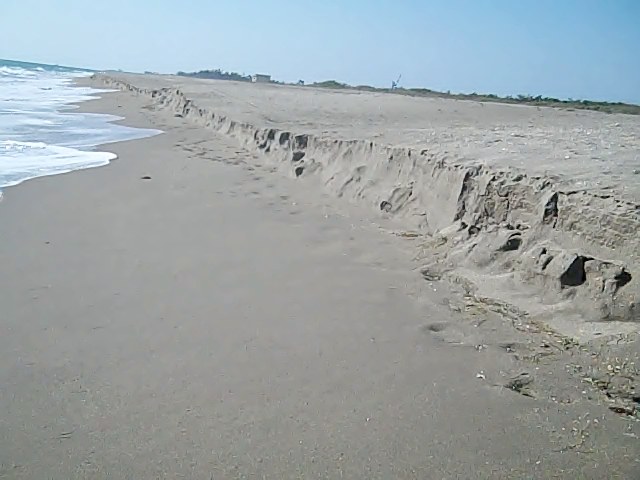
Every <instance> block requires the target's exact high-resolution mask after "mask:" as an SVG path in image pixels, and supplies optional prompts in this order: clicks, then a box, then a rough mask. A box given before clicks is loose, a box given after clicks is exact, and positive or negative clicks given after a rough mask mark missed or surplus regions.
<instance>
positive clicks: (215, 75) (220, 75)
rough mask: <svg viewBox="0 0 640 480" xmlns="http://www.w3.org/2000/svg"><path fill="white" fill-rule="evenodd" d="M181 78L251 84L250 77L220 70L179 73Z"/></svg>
mask: <svg viewBox="0 0 640 480" xmlns="http://www.w3.org/2000/svg"><path fill="white" fill-rule="evenodd" d="M178 75H179V76H181V77H193V78H207V79H210V80H234V81H236V82H250V81H251V76H250V75H243V74H240V73H236V72H225V71H224V70H221V69H219V68H216V69H215V70H200V71H199V72H178Z"/></svg>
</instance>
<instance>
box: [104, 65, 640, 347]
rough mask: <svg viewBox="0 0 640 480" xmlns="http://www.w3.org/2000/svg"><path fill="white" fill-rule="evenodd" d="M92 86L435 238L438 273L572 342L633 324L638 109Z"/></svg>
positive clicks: (136, 83) (299, 91)
mask: <svg viewBox="0 0 640 480" xmlns="http://www.w3.org/2000/svg"><path fill="white" fill-rule="evenodd" d="M96 81H97V82H98V84H101V85H102V84H107V85H113V86H116V87H118V88H124V89H126V90H130V91H133V92H135V93H138V94H141V95H143V96H146V97H148V98H152V99H153V100H154V101H153V104H154V105H155V106H156V107H161V108H164V109H166V110H167V111H168V112H169V113H170V114H171V113H173V114H176V115H179V116H180V117H183V118H187V119H188V120H189V121H190V122H191V123H193V124H197V125H200V126H203V127H206V128H208V129H213V130H216V131H217V132H219V133H223V134H225V135H228V136H230V137H232V138H235V139H236V140H237V141H238V142H239V143H240V144H242V145H244V146H245V148H247V149H248V150H250V151H254V152H260V153H262V154H263V157H262V158H263V159H264V161H268V162H270V163H271V164H272V165H274V166H277V167H278V168H279V170H281V171H282V172H284V173H285V174H287V175H288V176H293V177H295V176H298V175H304V176H309V175H313V176H316V177H318V178H319V179H320V181H321V182H322V183H323V184H324V186H325V189H326V191H328V192H330V193H332V194H333V195H335V196H339V197H345V198H347V199H349V200H351V201H353V202H357V203H360V204H363V205H365V206H366V207H368V208H370V209H372V210H374V209H383V210H385V211H388V212H389V213H390V214H391V215H392V216H393V217H395V218H397V219H400V220H402V221H403V222H404V225H405V227H406V228H412V229H415V230H417V231H418V232H421V233H427V234H430V235H431V236H432V238H434V239H435V242H432V244H435V245H441V246H443V248H429V249H428V250H429V252H428V254H427V255H426V256H425V270H426V271H428V273H429V275H430V276H438V277H443V276H446V277H447V278H450V279H453V280H456V281H457V282H464V283H465V284H466V285H467V289H468V291H469V292H470V293H472V294H474V295H476V296H478V297H482V298H492V299H493V300H494V301H499V302H502V303H505V304H508V305H510V306H511V307H515V308H518V309H520V310H521V311H523V312H526V313H527V314H529V315H530V316H532V317H535V318H536V319H539V320H541V321H544V322H545V323H548V324H550V325H552V326H553V327H554V328H555V329H556V330H558V331H560V332H562V333H564V334H567V335H569V336H572V337H575V338H585V339H586V338H593V337H594V336H597V335H598V334H603V333H615V332H618V333H623V332H626V333H628V332H630V331H636V330H637V327H638V325H640V281H639V280H638V278H640V276H639V275H638V274H636V272H637V271H638V267H639V266H640V257H639V255H640V235H638V232H640V218H639V217H638V212H640V154H639V153H638V152H639V151H640V118H639V117H637V116H629V115H606V114H602V113H598V112H585V111H580V112H570V111H563V110H557V109H552V108H535V107H527V106H513V105H500V104H486V105H485V104H481V103H478V102H471V101H455V100H448V99H429V98H412V97H405V96H400V95H389V94H384V95H382V94H372V93H367V92H357V93H354V92H341V91H329V90H321V89H314V88H306V87H287V86H274V85H252V84H247V83H235V82H224V81H205V80H196V79H185V78H180V77H171V76H158V75H156V76H153V75H151V76H147V75H144V76H142V75H123V74H115V75H110V76H102V77H98V78H97V79H96ZM558 312H562V314H561V315H560V314H559V313H558ZM584 320H592V321H596V322H598V323H585V322H584ZM602 320H604V321H606V324H604V323H601V322H600V321H602Z"/></svg>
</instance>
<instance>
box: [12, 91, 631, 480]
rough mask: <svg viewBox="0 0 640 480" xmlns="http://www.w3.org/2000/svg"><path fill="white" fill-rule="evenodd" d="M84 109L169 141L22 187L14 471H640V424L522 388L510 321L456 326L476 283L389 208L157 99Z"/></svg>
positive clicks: (111, 100) (17, 218) (17, 231)
mask: <svg viewBox="0 0 640 480" xmlns="http://www.w3.org/2000/svg"><path fill="white" fill-rule="evenodd" d="M83 108H84V109H86V110H89V111H95V112H108V113H116V114H119V115H122V116H124V117H126V123H127V124H129V125H133V126H146V127H152V128H159V129H162V130H164V131H165V133H164V134H163V135H160V136H157V137H153V138H148V139H143V140H139V141H134V142H126V143H121V144H114V145H109V146H108V150H109V151H113V152H115V153H117V154H118V156H119V159H118V160H117V161H115V162H113V163H112V164H111V165H109V166H107V167H103V168H99V169H92V170H86V171H78V172H73V173H70V174H66V175H62V176H57V177H50V178H41V179H36V180H32V181H29V182H27V183H25V184H23V185H20V186H18V187H14V188H10V189H7V190H6V191H5V195H4V199H3V201H2V203H1V204H0V224H1V225H2V229H1V231H0V264H1V265H2V270H3V275H2V276H1V277H0V305H2V307H1V309H0V311H1V313H0V331H1V332H2V334H1V335H0V385H1V386H2V387H1V390H0V477H5V478H92V479H99V478H136V479H147V478H149V479H151V478H216V479H218V478H223V479H226V478H274V479H279V478H368V479H371V478H554V477H557V478H594V479H600V478H636V477H637V476H638V475H639V474H640V465H639V464H638V439H637V436H638V434H640V432H639V430H638V428H637V424H636V423H631V422H629V421H627V420H625V419H624V418H621V417H619V416H616V415H615V414H613V413H612V412H611V411H609V409H608V408H607V407H606V405H603V404H600V403H599V402H598V401H596V400H593V401H591V400H587V399H579V398H576V397H571V398H572V401H571V402H567V403H563V402H558V401H555V400H556V399H553V401H552V399H550V398H548V396H547V395H545V394H544V392H542V394H540V393H539V394H537V395H533V397H534V398H532V397H530V396H526V395H520V394H518V392H515V391H513V390H511V389H508V388H504V387H503V385H504V382H505V377H508V376H510V375H514V374H517V373H518V372H519V371H520V370H521V367H522V363H521V361H520V360H519V359H516V358H514V356H513V355H511V354H510V352H509V349H510V348H511V347H509V348H507V347H505V346H504V344H503V342H502V343H501V341H502V340H504V339H508V338H510V339H511V340H513V341H514V342H516V343H517V342H518V341H520V340H521V338H520V337H519V336H518V335H520V334H519V333H518V332H516V331H512V330H510V326H509V325H505V324H504V322H502V321H501V320H500V319H496V318H493V317H491V314H490V313H486V315H483V320H485V321H486V322H482V323H480V322H476V324H475V325H476V326H475V327H474V328H475V330H476V331H478V330H482V329H486V330H485V334H486V337H483V339H482V340H481V341H479V344H480V347H481V348H476V347H477V346H478V345H476V344H475V343H476V342H474V341H473V340H474V339H473V338H472V337H470V336H469V334H468V332H466V331H465V332H463V334H462V335H461V338H460V339H459V340H460V341H456V340H455V339H453V338H452V337H451V336H449V337H448V336H447V335H445V334H446V333H448V332H451V335H453V334H454V333H455V332H456V325H462V324H464V322H467V324H468V319H467V318H466V317H465V316H464V315H463V313H460V315H459V316H456V313H455V312H452V311H451V309H449V308H448V307H447V305H448V302H449V300H450V299H451V298H453V297H454V296H455V295H457V292H454V291H451V290H450V289H449V288H450V287H449V286H447V285H446V284H441V283H438V282H431V283H428V282H425V281H424V279H423V278H422V277H421V276H420V275H419V273H418V272H417V271H415V270H414V269H413V268H414V267H415V265H414V264H413V260H412V259H413V255H414V252H415V244H414V243H413V240H412V239H405V238H401V237H398V236H396V235H390V234H389V233H388V232H389V231H394V228H396V226H394V225H393V224H392V223H391V220H389V219H381V218H379V217H372V216H371V215H370V214H369V212H368V211H367V212H364V211H360V210H357V207H356V206H353V205H347V204H346V203H343V202H340V201H339V200H336V199H334V198H333V197H332V196H329V195H326V194H323V193H322V190H321V189H319V188H316V187H317V185H315V184H314V183H313V179H308V180H305V181H298V182H296V181H294V180H292V179H287V178H283V177H281V176H279V175H277V174H275V173H273V172H272V171H271V170H272V167H270V166H269V165H267V164H263V163H262V162H261V159H260V157H259V156H257V155H256V154H255V153H253V152H248V151H246V150H243V149H242V148H241V147H240V146H239V145H238V144H237V143H236V142H233V141H232V140H231V139H229V138H228V137H225V136H222V135H218V134H216V133H215V132H212V131H208V130H205V129H201V128H198V127H194V126H193V125H191V124H189V123H187V122H184V121H183V119H181V118H176V117H174V116H173V115H170V114H168V113H167V112H162V111H156V110H154V109H153V108H152V107H151V106H150V105H149V104H148V103H147V101H146V100H145V99H144V98H141V97H135V96H132V95H130V94H128V93H122V92H119V93H114V94H109V95H107V96H105V98H104V99H103V100H99V101H96V102H90V103H88V104H85V105H84V106H83ZM396 231H397V230H396ZM477 320H478V317H474V321H477ZM487 338H491V339H492V340H491V341H488V340H486V339H487ZM516 343H514V346H513V349H517V348H518V347H517V346H516ZM528 370H529V373H530V374H531V375H535V377H536V379H537V380H536V381H541V380H540V377H546V376H549V377H553V378H555V379H556V381H557V382H560V383H561V382H562V381H563V372H562V371H561V368H560V364H557V363H556V364H549V365H547V364H545V363H544V362H542V363H539V364H533V363H531V364H529V365H528ZM575 388H576V389H579V390H581V389H582V388H586V389H588V388H590V387H588V386H584V387H583V386H582V385H581V384H580V383H579V382H578V383H576V385H575ZM576 391H578V390H576Z"/></svg>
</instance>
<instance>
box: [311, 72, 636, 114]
mask: <svg viewBox="0 0 640 480" xmlns="http://www.w3.org/2000/svg"><path fill="white" fill-rule="evenodd" d="M309 86H311V87H319V88H331V89H339V90H354V91H364V92H379V93H394V94H396V95H408V96H411V97H437V98H451V99H456V100H474V101H477V102H496V103H509V104H520V105H533V106H539V107H555V108H564V109H576V110H578V109H580V110H595V111H598V112H605V113H627V114H631V115H640V105H633V104H629V103H622V102H596V101H592V100H574V99H571V98H570V99H568V100H561V99H559V98H553V97H543V96H541V95H537V96H533V95H517V96H515V97H513V96H506V97H500V96H498V95H494V94H484V93H475V92H474V93H451V92H438V91H435V90H430V89H428V88H394V89H391V88H376V87H371V86H368V85H359V86H356V87H353V86H351V85H347V84H346V83H340V82H337V81H335V80H327V81H324V82H318V83H313V84H310V85H309Z"/></svg>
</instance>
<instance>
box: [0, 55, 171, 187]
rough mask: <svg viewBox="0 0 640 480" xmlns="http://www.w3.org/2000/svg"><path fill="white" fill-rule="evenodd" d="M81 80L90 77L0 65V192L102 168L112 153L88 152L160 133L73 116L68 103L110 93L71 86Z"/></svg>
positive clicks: (108, 118)
mask: <svg viewBox="0 0 640 480" xmlns="http://www.w3.org/2000/svg"><path fill="white" fill-rule="evenodd" d="M0 65H1V64H0ZM87 75H91V74H90V73H88V72H73V71H68V70H63V69H56V68H53V69H52V68H42V67H39V66H32V67H30V68H21V67H19V66H15V65H11V64H10V65H4V66H0V188H2V187H7V186H11V185H16V184H18V183H21V182H23V181H25V180H28V179H30V178H34V177H41V176H47V175H56V174H60V173H66V172H70V171H72V170H78V169H82V168H90V167H98V166H102V165H106V164H107V163H109V161H110V160H112V159H113V158H115V157H116V156H115V155H114V154H112V153H108V152H96V151H89V150H91V149H93V148H95V147H97V146H99V145H104V144H106V143H111V142H119V141H125V140H133V139H137V138H144V137H148V136H151V135H156V134H158V133H161V132H160V131H158V130H147V129H137V128H130V127H126V126H123V125H116V124H114V123H111V122H113V121H114V120H118V119H119V117H114V116H111V115H95V114H86V113H77V112H74V111H73V110H74V109H75V106H73V105H72V104H73V103H77V102H82V101H85V100H89V99H92V98H95V95H96V94H99V93H103V92H108V91H110V90H98V89H92V88H84V87H77V86H76V85H75V84H74V83H73V82H74V78H75V77H83V76H87Z"/></svg>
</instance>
